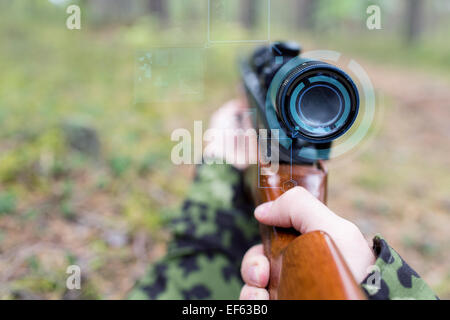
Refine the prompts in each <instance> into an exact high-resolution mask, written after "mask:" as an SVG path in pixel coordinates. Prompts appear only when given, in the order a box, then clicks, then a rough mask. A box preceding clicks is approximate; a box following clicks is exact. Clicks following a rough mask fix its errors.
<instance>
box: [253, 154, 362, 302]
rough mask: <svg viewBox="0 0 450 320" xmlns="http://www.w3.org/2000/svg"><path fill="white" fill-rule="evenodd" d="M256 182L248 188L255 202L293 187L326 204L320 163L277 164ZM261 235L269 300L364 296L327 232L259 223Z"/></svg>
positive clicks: (273, 197) (325, 187) (267, 199)
mask: <svg viewBox="0 0 450 320" xmlns="http://www.w3.org/2000/svg"><path fill="white" fill-rule="evenodd" d="M254 167H256V166H254ZM250 170H251V172H252V173H251V174H250V175H251V176H253V178H257V177H255V175H256V174H258V173H257V172H255V171H256V170H257V169H256V168H252V169H250ZM252 180H253V179H252ZM254 181H255V180H253V183H254ZM259 183H260V185H259V188H252V190H253V191H254V192H253V198H254V200H255V203H256V205H258V204H261V203H263V202H266V201H271V200H275V199H276V198H278V197H279V196H280V195H281V194H283V192H285V191H287V190H288V189H290V188H292V187H294V186H296V185H299V186H303V187H304V188H306V189H307V190H309V191H310V192H311V193H312V194H313V195H315V196H316V197H317V198H318V199H319V200H320V201H322V202H324V203H325V202H326V197H327V194H326V193H327V172H326V169H325V168H324V165H323V163H321V162H319V164H318V165H317V166H307V165H293V166H292V167H291V165H283V164H280V168H279V171H278V173H277V174H276V175H271V176H263V175H261V176H260V181H259ZM268 187H270V188H268ZM261 236H262V240H263V245H264V251H265V254H266V256H267V257H268V258H269V261H270V280H269V285H268V290H269V294H270V298H271V299H280V300H281V299H282V300H297V299H298V300H305V299H306V300H315V299H320V300H322V299H326V300H328V299H338V300H348V299H365V295H364V294H363V293H362V291H361V289H360V288H359V286H358V284H357V283H356V281H355V279H354V278H353V276H352V274H351V272H350V270H349V268H348V266H347V264H346V263H345V261H344V259H343V258H342V256H341V254H340V253H339V250H338V249H337V247H336V245H335V244H334V242H333V240H332V239H331V238H330V237H329V236H328V235H327V234H326V233H324V232H322V231H314V232H310V233H306V234H303V235H300V234H299V233H298V232H297V231H295V230H293V229H282V228H275V227H268V226H263V225H261Z"/></svg>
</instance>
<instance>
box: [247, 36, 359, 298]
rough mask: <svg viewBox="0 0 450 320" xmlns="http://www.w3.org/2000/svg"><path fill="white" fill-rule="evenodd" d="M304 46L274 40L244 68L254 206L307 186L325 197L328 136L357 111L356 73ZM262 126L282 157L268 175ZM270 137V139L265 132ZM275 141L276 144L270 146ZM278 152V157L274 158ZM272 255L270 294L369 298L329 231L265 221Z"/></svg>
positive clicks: (348, 124)
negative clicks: (255, 135)
mask: <svg viewBox="0 0 450 320" xmlns="http://www.w3.org/2000/svg"><path fill="white" fill-rule="evenodd" d="M300 51H301V50H300V46H299V45H298V44H296V43H293V42H277V43H275V44H273V45H271V46H263V47H261V48H259V49H257V50H256V51H255V52H254V53H253V55H252V56H251V57H250V59H247V60H244V61H243V62H242V63H241V74H242V79H243V84H244V87H245V90H246V94H247V100H248V103H249V106H250V107H251V108H252V110H256V116H255V117H254V123H253V124H254V127H255V129H259V130H260V131H259V132H260V136H259V148H258V149H259V152H260V153H259V155H260V156H259V157H258V165H257V166H256V165H253V166H250V168H249V169H247V172H246V180H247V184H248V186H250V189H251V196H252V197H253V200H254V202H255V205H259V204H261V203H263V202H266V201H272V200H275V199H276V198H278V197H279V196H280V195H281V194H283V193H284V192H285V191H287V190H288V189H290V188H292V187H294V186H296V185H298V186H303V187H304V188H306V189H307V190H309V191H310V192H311V193H312V194H313V195H315V196H316V197H317V198H318V199H319V200H321V201H322V202H324V203H325V202H326V197H327V170H326V168H325V164H324V160H326V159H328V157H329V153H330V148H331V143H332V141H333V140H335V139H336V138H338V137H339V136H341V135H342V134H344V133H345V132H346V131H347V130H348V129H349V128H350V127H351V126H352V124H353V122H354V121H355V119H356V116H357V114H358V108H359V96H358V91H357V88H356V86H355V84H354V83H353V81H352V79H351V78H350V77H349V76H348V75H347V74H346V73H345V72H343V71H342V70H340V69H338V68H337V67H335V66H333V65H330V64H327V63H325V62H321V61H313V60H310V59H306V58H303V57H301V56H300ZM261 129H262V130H265V131H264V132H265V134H266V136H267V137H268V138H267V141H269V140H271V142H272V143H273V141H276V142H277V144H276V149H273V148H269V152H268V154H267V155H266V156H267V157H270V158H271V159H270V160H272V161H277V160H278V161H279V167H278V170H277V171H276V172H272V174H271V175H267V174H263V173H262V171H263V170H264V169H268V165H267V163H268V161H267V159H262V155H261V147H262V146H261V142H262V139H261ZM264 140H265V139H264ZM272 146H273V145H272ZM274 159H275V160H274ZM260 233H261V237H262V242H263V245H264V252H265V254H266V256H267V257H268V259H269V261H270V278H269V285H268V290H269V295H270V298H271V299H345V300H346V299H365V295H364V294H363V292H362V291H361V289H360V288H359V286H358V284H357V283H356V281H355V279H354V278H353V275H352V274H351V272H350V269H349V268H348V266H347V265H346V262H345V260H344V259H343V257H342V255H341V254H340V253H339V250H338V248H337V247H336V245H335V244H334V242H333V240H332V239H331V238H330V236H328V235H327V234H326V233H325V232H322V231H314V232H310V233H306V234H302V235H300V234H299V233H298V232H297V231H296V230H294V229H285V228H278V227H269V226H264V225H261V226H260Z"/></svg>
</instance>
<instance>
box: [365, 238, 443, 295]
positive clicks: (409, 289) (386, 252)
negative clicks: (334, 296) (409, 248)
mask: <svg viewBox="0 0 450 320" xmlns="http://www.w3.org/2000/svg"><path fill="white" fill-rule="evenodd" d="M373 249H374V252H375V254H376V256H377V260H376V262H375V265H374V266H373V268H372V271H371V273H370V274H369V275H368V276H367V277H366V279H364V281H363V282H362V284H361V286H362V287H363V289H364V291H365V292H366V294H367V295H368V297H369V299H371V300H396V299H404V300H414V299H417V300H435V299H438V297H437V296H436V295H435V294H434V292H433V291H432V290H431V288H430V287H429V286H428V285H427V284H426V283H425V281H424V280H423V279H422V278H421V277H420V276H419V275H418V274H417V272H415V271H414V270H413V269H412V268H411V267H410V266H409V265H408V264H407V263H406V262H405V261H404V260H403V259H402V257H400V255H399V254H398V253H397V252H396V251H395V250H394V249H392V248H391V247H390V246H389V245H388V244H387V242H386V241H385V240H384V239H383V238H382V237H381V236H380V235H377V236H376V237H375V238H374V239H373Z"/></svg>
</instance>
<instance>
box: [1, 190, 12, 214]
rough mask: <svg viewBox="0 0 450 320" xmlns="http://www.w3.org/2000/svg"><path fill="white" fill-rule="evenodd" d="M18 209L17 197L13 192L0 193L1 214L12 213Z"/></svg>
mask: <svg viewBox="0 0 450 320" xmlns="http://www.w3.org/2000/svg"><path fill="white" fill-rule="evenodd" d="M15 209H16V197H15V195H14V194H13V193H11V192H2V193H0V216H1V215H2V214H8V213H12V212H13V211H14V210H15Z"/></svg>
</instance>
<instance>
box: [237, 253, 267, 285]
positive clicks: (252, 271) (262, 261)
mask: <svg viewBox="0 0 450 320" xmlns="http://www.w3.org/2000/svg"><path fill="white" fill-rule="evenodd" d="M269 274H270V265H269V260H268V259H267V257H266V256H265V255H264V249H263V245H262V244H259V245H256V246H253V247H252V248H250V249H249V250H248V251H247V253H246V254H245V256H244V258H243V259H242V265H241V275H242V279H244V282H245V283H246V284H248V285H250V286H254V287H259V288H265V287H266V286H267V283H268V282H269Z"/></svg>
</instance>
